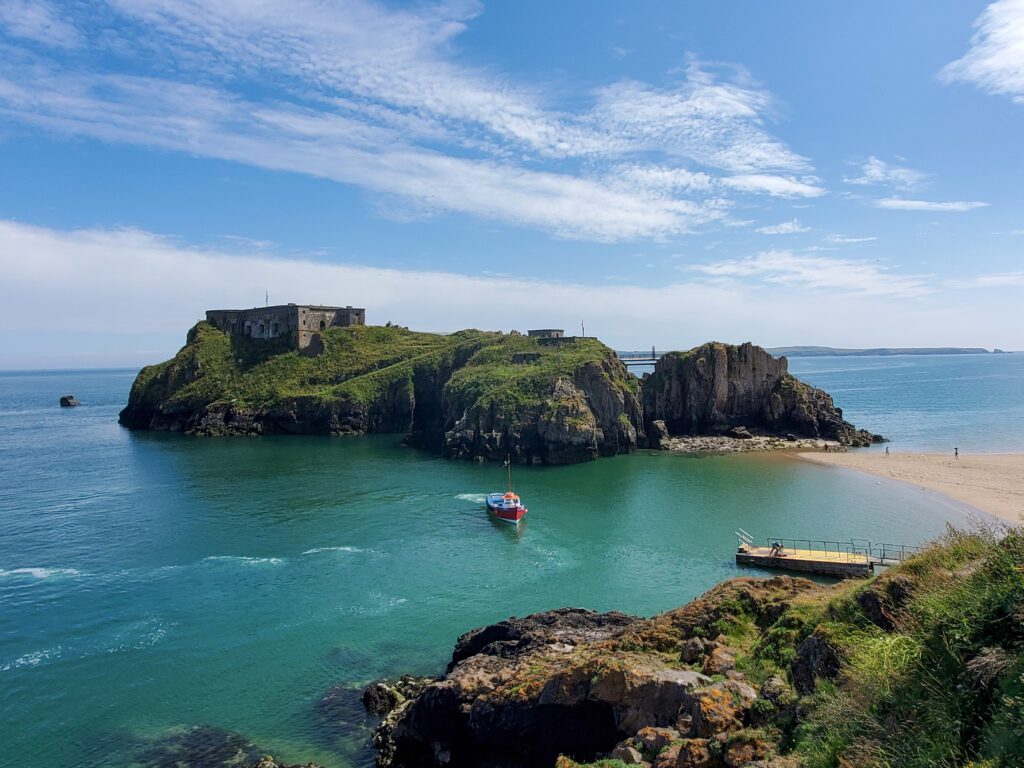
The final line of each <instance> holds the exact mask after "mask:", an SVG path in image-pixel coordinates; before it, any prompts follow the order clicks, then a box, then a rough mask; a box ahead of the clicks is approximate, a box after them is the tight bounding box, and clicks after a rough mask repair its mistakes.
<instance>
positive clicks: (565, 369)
mask: <svg viewBox="0 0 1024 768" xmlns="http://www.w3.org/2000/svg"><path fill="white" fill-rule="evenodd" d="M516 355H529V356H531V357H532V356H536V359H532V360H531V361H530V362H525V363H523V362H519V363H516V362H513V359H514V357H515V356H516ZM614 357H615V353H614V352H613V351H612V350H611V349H610V348H609V347H606V346H605V345H604V344H602V343H601V342H600V341H598V340H597V339H578V340H576V341H575V342H572V343H567V344H561V345H557V346H555V345H551V346H548V345H542V344H538V343H537V341H536V339H531V338H529V337H527V336H505V337H503V338H502V339H501V343H500V344H495V345H492V346H488V347H485V348H484V349H481V350H480V351H479V352H477V353H476V354H475V355H474V356H473V357H472V359H470V361H469V362H468V363H467V364H466V366H464V367H463V368H461V369H460V370H458V371H456V372H455V374H454V375H453V376H452V378H451V380H450V381H449V382H448V384H447V385H446V387H445V394H446V396H447V397H448V399H449V400H452V401H456V402H460V403H464V404H466V405H467V406H470V407H477V408H488V407H490V406H491V405H492V404H493V405H494V406H495V411H496V412H497V413H498V414H499V415H501V416H505V417H511V416H512V415H514V414H516V413H522V411H523V409H525V408H533V407H538V406H540V405H541V404H542V403H543V402H544V401H545V400H546V399H547V398H549V397H550V396H551V391H552V388H553V387H554V384H555V382H556V381H557V380H558V379H559V378H572V376H573V374H574V373H575V372H576V371H577V370H578V369H579V368H580V367H582V366H584V365H586V364H587V363H600V362H601V361H604V360H611V359H613V358H614ZM619 386H622V387H625V388H629V389H631V391H633V392H634V394H635V393H636V391H637V389H636V388H637V380H636V379H635V378H634V377H631V378H629V379H625V380H623V381H621V382H619Z"/></svg>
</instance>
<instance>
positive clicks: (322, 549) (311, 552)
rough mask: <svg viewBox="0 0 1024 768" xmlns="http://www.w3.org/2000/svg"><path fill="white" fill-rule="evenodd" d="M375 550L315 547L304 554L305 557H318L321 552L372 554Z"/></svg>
mask: <svg viewBox="0 0 1024 768" xmlns="http://www.w3.org/2000/svg"><path fill="white" fill-rule="evenodd" d="M372 551H373V550H366V549H360V548H359V547H313V549H307V550H306V551H305V552H303V553H302V554H304V555H317V554H320V553H321V552H372Z"/></svg>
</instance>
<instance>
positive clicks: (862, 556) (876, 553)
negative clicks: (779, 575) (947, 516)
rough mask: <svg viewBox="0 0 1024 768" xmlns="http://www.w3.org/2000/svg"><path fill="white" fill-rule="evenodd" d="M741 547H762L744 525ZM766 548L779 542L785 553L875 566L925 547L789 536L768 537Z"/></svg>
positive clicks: (739, 532) (740, 531) (739, 531)
mask: <svg viewBox="0 0 1024 768" xmlns="http://www.w3.org/2000/svg"><path fill="white" fill-rule="evenodd" d="M736 538H737V539H738V541H739V547H740V548H745V549H759V548H760V547H757V545H755V544H754V537H753V536H751V535H750V534H749V533H747V532H746V531H745V530H743V529H742V528H739V529H737V530H736ZM765 542H766V545H765V548H766V549H771V548H772V547H773V546H775V545H776V544H778V545H781V547H782V552H785V553H790V554H791V553H793V552H794V551H796V550H804V551H810V552H814V553H815V555H816V556H817V557H820V558H825V559H829V560H836V561H838V562H856V563H865V562H866V563H872V564H875V565H894V564H897V563H903V562H905V561H906V560H907V559H908V558H910V557H912V556H913V555H916V554H917V553H918V552H920V551H921V550H922V548H921V547H915V546H911V545H909V544H888V543H874V542H872V541H871V540H870V539H850V540H848V541H834V540H829V539H797V538H792V537H790V536H775V537H771V536H770V537H768V538H767V539H765Z"/></svg>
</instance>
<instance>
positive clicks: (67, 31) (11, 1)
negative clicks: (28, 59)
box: [0, 0, 81, 48]
mask: <svg viewBox="0 0 1024 768" xmlns="http://www.w3.org/2000/svg"><path fill="white" fill-rule="evenodd" d="M0 28H3V29H6V30H7V32H8V34H10V35H13V36H14V37H20V38H24V39H27V40H34V41H35V42H37V43H43V44H45V45H50V46H54V47H57V48H70V47H72V46H76V45H79V44H80V42H81V38H80V36H79V34H78V30H76V29H75V27H74V25H72V24H69V23H68V22H67V21H65V20H64V19H62V18H61V17H60V15H59V14H58V12H57V9H56V8H54V7H53V5H52V4H51V3H49V2H47V0H4V2H3V3H0Z"/></svg>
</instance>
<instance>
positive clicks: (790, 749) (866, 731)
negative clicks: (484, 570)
mask: <svg viewBox="0 0 1024 768" xmlns="http://www.w3.org/2000/svg"><path fill="white" fill-rule="evenodd" d="M894 585H899V590H902V591H903V594H905V595H909V596H908V597H904V598H903V599H902V600H901V601H895V602H893V601H892V600H891V597H887V598H886V599H887V600H888V601H889V605H890V609H891V611H892V615H893V616H894V617H895V619H896V628H895V629H892V628H891V629H890V630H889V631H885V630H883V629H881V628H880V627H879V626H876V625H875V624H874V623H872V622H871V621H869V619H868V618H867V616H866V613H865V610H864V609H863V608H862V607H861V603H860V601H859V600H858V598H859V597H861V596H862V593H865V592H867V591H874V592H876V593H878V594H881V595H887V596H891V593H892V591H893V587H894ZM780 599H783V597H782V596H781V595H780ZM786 602H787V603H788V608H787V609H786V611H785V612H784V613H783V614H782V615H781V616H780V617H779V618H778V619H777V621H775V622H773V623H772V624H771V625H770V626H764V625H763V621H762V625H761V626H759V625H758V619H757V617H756V616H754V615H752V614H751V612H750V610H749V606H748V605H746V604H745V603H744V602H743V601H742V600H736V601H735V602H732V603H730V602H729V601H726V602H725V603H719V604H717V605H716V606H715V608H714V611H713V615H712V616H711V619H710V623H709V624H708V625H707V626H702V627H698V628H697V630H696V634H704V635H707V636H715V635H717V634H719V633H721V634H724V635H726V637H727V638H728V644H729V646H730V647H731V648H733V649H734V650H736V651H738V654H737V657H736V660H737V668H738V669H739V670H740V671H742V672H743V673H744V674H745V675H746V676H747V678H748V680H750V681H751V682H752V683H754V684H755V685H759V684H760V683H762V682H763V681H765V680H767V679H768V678H769V677H770V676H773V675H779V676H781V677H783V678H784V679H785V678H786V677H787V676H788V675H789V671H790V665H791V663H792V662H793V660H794V658H795V657H796V655H797V648H798V646H799V645H800V643H801V642H802V641H803V640H804V639H805V638H806V637H808V636H809V635H811V634H812V633H813V634H816V635H818V636H819V637H821V638H824V639H825V640H826V641H827V642H828V644H829V645H831V646H832V647H833V648H835V649H836V650H837V652H838V655H839V658H840V660H841V670H840V674H839V676H838V678H836V679H835V680H834V681H826V680H819V681H818V685H817V688H816V690H815V691H814V692H813V693H812V694H810V695H808V696H804V697H803V698H801V699H800V700H799V701H793V700H792V698H791V699H790V701H789V704H790V711H789V713H788V714H785V713H783V712H782V711H781V710H779V711H777V712H776V709H775V706H774V705H772V704H771V703H770V702H767V701H763V700H759V701H758V702H757V704H756V705H755V706H756V707H759V708H760V710H762V711H761V712H760V714H762V715H764V716H765V720H766V721H767V724H766V725H765V726H764V727H763V728H762V729H760V730H758V731H751V733H756V734H757V735H761V736H764V737H766V738H768V739H769V740H771V741H773V742H775V743H776V744H778V745H779V746H780V747H781V748H782V750H783V752H786V753H788V754H789V755H790V758H791V760H792V762H793V763H794V764H797V765H801V766H806V768H868V767H869V766H870V767H872V768H875V767H879V766H884V767H885V768H897V766H898V767H899V768H932V767H933V766H940V767H945V768H967V767H971V768H1013V767H1017V766H1024V533H1022V532H1021V531H1020V529H1018V530H1017V531H1016V532H1014V533H1011V534H1010V535H1008V536H1006V537H1005V538H1003V539H1001V540H998V539H997V538H996V537H995V536H993V535H992V534H990V533H986V532H981V533H971V534H966V533H962V532H956V531H950V532H949V533H947V535H946V536H945V537H944V538H943V539H942V541H940V542H939V543H938V544H936V545H934V546H933V547H931V548H930V549H928V550H926V551H925V552H924V553H922V554H921V555H919V556H917V557H915V558H914V559H912V560H911V561H909V562H907V563H906V564H904V565H903V566H900V567H898V568H893V569H890V570H889V571H888V572H887V573H885V574H884V575H882V576H878V577H872V578H871V579H868V580H850V581H846V582H843V583H842V584H840V585H837V586H836V587H835V588H834V589H832V590H828V591H826V592H824V593H816V594H809V595H804V596H800V597H797V598H795V599H792V600H789V599H788V598H786ZM683 610H685V609H683ZM669 634H670V635H671V633H669ZM639 639H640V641H641V642H640V647H639V648H637V650H643V651H644V652H646V653H648V654H654V653H657V655H658V656H659V657H660V658H661V659H662V660H665V659H672V660H675V659H677V658H678V656H677V654H678V651H679V644H680V638H679V637H669V638H668V639H666V636H664V635H661V636H659V635H657V633H656V632H655V633H654V634H653V635H651V636H648V637H643V638H639ZM622 650H632V648H627V649H618V651H616V654H615V656H616V657H617V656H619V655H620V652H621V651H622ZM674 663H675V664H677V665H678V664H679V662H678V661H674ZM794 704H795V705H797V708H798V711H801V712H802V715H801V717H800V720H799V724H796V723H795V721H793V719H792V714H793V709H792V705H794ZM773 714H776V715H778V716H777V717H775V719H774V720H772V717H773ZM784 714H785V716H782V715H784ZM794 725H795V727H794ZM562 763H563V764H564V765H575V764H574V763H572V762H571V761H562ZM591 765H592V766H595V767H596V766H602V767H607V768H612V766H618V765H619V763H618V761H611V760H601V761H598V762H596V763H593V764H591Z"/></svg>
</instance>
